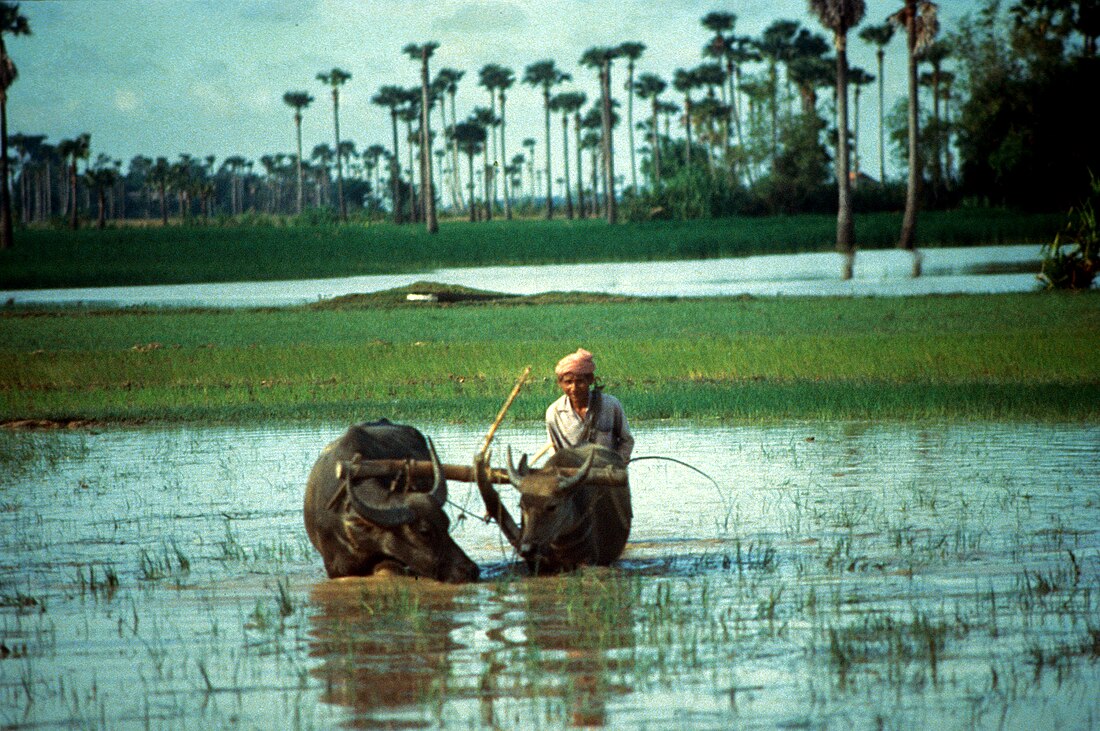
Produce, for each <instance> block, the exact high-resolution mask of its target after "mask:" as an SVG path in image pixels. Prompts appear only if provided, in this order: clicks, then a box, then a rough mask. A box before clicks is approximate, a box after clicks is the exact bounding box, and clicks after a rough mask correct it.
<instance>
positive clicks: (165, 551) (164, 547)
mask: <svg viewBox="0 0 1100 731" xmlns="http://www.w3.org/2000/svg"><path fill="white" fill-rule="evenodd" d="M139 568H140V571H141V578H142V580H143V581H160V580H161V579H166V578H181V577H183V576H185V575H187V574H189V573H190V572H191V559H189V558H188V557H187V555H186V554H184V553H183V551H181V550H180V548H179V546H177V545H176V541H175V540H174V539H172V540H169V541H167V542H165V543H162V544H161V550H160V551H159V552H157V551H149V550H147V549H144V548H143V549H141V555H140V565H139Z"/></svg>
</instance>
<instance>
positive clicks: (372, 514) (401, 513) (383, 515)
mask: <svg viewBox="0 0 1100 731" xmlns="http://www.w3.org/2000/svg"><path fill="white" fill-rule="evenodd" d="M348 497H349V498H350V499H351V506H352V507H353V508H354V509H355V512H356V513H358V514H359V515H360V517H362V518H363V519H364V520H366V521H368V522H370V523H374V524H375V525H377V526H379V527H382V528H396V527H397V526H399V525H404V524H405V523H411V522H412V520H413V518H415V517H416V513H414V512H413V510H412V508H410V507H407V506H404V505H402V506H401V507H394V508H375V507H373V506H370V505H367V504H366V503H365V502H363V501H362V500H361V499H360V498H359V496H358V495H356V494H355V490H354V489H352V490H348Z"/></svg>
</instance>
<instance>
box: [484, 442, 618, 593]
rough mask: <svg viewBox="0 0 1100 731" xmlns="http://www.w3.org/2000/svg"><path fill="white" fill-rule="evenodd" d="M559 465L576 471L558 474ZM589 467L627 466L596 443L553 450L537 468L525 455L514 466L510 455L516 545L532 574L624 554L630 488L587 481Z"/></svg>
mask: <svg viewBox="0 0 1100 731" xmlns="http://www.w3.org/2000/svg"><path fill="white" fill-rule="evenodd" d="M563 467H566V468H569V467H572V468H579V469H578V470H577V471H576V473H575V474H571V475H568V476H565V475H563V474H561V473H560V472H559V471H558V470H559V468H563ZM593 467H601V468H603V467H614V468H618V469H624V470H625V467H626V465H625V463H624V462H623V459H622V457H620V456H619V454H618V453H616V452H614V451H612V450H610V449H606V448H604V447H600V446H597V445H594V444H592V445H586V446H584V447H579V448H576V449H565V450H562V451H560V452H557V453H556V454H555V455H554V456H553V457H551V458H550V460H549V461H547V463H546V467H545V468H543V469H541V470H530V469H528V467H527V456H526V455H524V456H523V457H522V458H521V459H520V463H519V467H518V468H516V467H514V466H513V464H512V455H511V453H509V454H508V480H509V482H511V483H512V485H513V486H514V487H515V488H516V489H517V490H519V492H520V500H519V507H520V513H521V516H522V517H521V521H520V526H519V533H518V537H517V539H516V540H515V545H516V548H517V550H518V551H519V555H520V557H522V558H523V560H524V561H525V562H526V563H527V565H528V566H529V567H530V568H531V570H532V571H534V572H536V573H558V572H561V571H571V570H573V569H575V568H577V567H578V566H583V565H595V566H607V565H608V564H610V563H611V562H612V561H614V560H615V559H617V558H619V556H620V555H622V552H623V547H624V546H625V545H626V539H627V537H628V536H629V535H630V521H631V518H632V515H633V514H632V512H631V508H630V486H629V485H628V484H627V483H625V482H624V483H623V484H621V485H596V484H592V483H591V482H588V481H586V478H588V476H589V472H590V471H591V470H592V468H593ZM502 526H503V524H502ZM506 532H507V531H506Z"/></svg>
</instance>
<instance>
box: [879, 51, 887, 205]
mask: <svg viewBox="0 0 1100 731" xmlns="http://www.w3.org/2000/svg"><path fill="white" fill-rule="evenodd" d="M885 55H886V52H885V51H883V50H882V47H881V46H880V47H879V49H878V182H879V184H880V185H885V184H886V90H885V85H884V84H883V79H882V69H883V57H884V56H885Z"/></svg>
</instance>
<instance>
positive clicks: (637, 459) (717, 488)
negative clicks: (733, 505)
mask: <svg viewBox="0 0 1100 731" xmlns="http://www.w3.org/2000/svg"><path fill="white" fill-rule="evenodd" d="M643 459H660V460H664V461H665V462H675V463H676V464H678V465H681V466H683V467H687V468H688V469H689V470H691V471H693V472H698V473H699V474H700V475H702V476H703V477H705V478H707V479H708V480H710V484H712V485H714V491H715V492H717V493H718V499H719V500H721V501H722V507H724V508H729V504H728V503H727V502H726V496H725V495H723V494H722V486H721V485H719V484H718V481H717V480H715V479H714V478H713V477H711V476H710V475H708V474H707V473H706V472H703V471H702V470H701V469H699V468H698V467H696V466H695V465H690V464H688V463H687V462H681V461H680V460H678V459H674V458H672V457H662V456H660V455H646V456H644V457H632V458H630V459H629V460H627V462H626V463H627V464H630V463H631V462H640V461H641V460H643Z"/></svg>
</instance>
